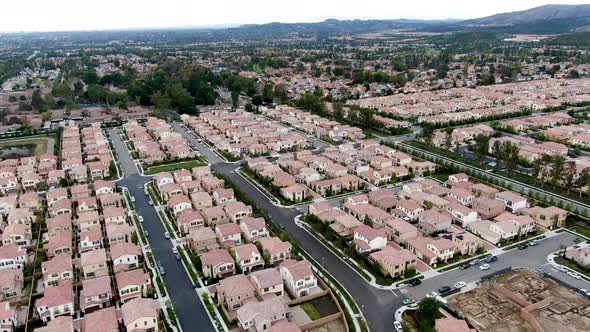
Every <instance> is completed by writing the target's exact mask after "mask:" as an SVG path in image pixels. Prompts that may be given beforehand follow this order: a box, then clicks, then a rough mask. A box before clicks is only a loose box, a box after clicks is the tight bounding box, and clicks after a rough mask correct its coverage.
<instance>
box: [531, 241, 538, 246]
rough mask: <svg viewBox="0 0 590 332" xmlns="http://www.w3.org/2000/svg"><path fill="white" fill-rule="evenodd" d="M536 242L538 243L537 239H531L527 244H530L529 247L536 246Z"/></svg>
mask: <svg viewBox="0 0 590 332" xmlns="http://www.w3.org/2000/svg"><path fill="white" fill-rule="evenodd" d="M537 244H539V240H531V241H529V246H531V247H533V246H536V245H537Z"/></svg>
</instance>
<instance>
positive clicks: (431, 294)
mask: <svg viewBox="0 0 590 332" xmlns="http://www.w3.org/2000/svg"><path fill="white" fill-rule="evenodd" d="M437 296H438V293H437V292H430V293H428V294H426V298H428V299H433V298H435V297H437Z"/></svg>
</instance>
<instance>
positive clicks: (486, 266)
mask: <svg viewBox="0 0 590 332" xmlns="http://www.w3.org/2000/svg"><path fill="white" fill-rule="evenodd" d="M489 268H490V264H483V265H481V266H480V267H479V269H480V270H482V271H485V270H488V269H489Z"/></svg>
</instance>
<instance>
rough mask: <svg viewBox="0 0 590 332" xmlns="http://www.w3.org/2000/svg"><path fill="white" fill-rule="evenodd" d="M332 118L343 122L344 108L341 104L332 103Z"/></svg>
mask: <svg viewBox="0 0 590 332" xmlns="http://www.w3.org/2000/svg"><path fill="white" fill-rule="evenodd" d="M333 114H334V118H335V119H336V120H337V121H339V122H342V121H343V120H344V107H343V105H342V103H334V112H333Z"/></svg>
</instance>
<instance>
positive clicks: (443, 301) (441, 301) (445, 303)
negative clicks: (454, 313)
mask: <svg viewBox="0 0 590 332" xmlns="http://www.w3.org/2000/svg"><path fill="white" fill-rule="evenodd" d="M435 299H436V300H437V301H438V302H440V303H441V304H442V305H445V306H446V305H448V304H449V303H448V302H447V300H445V298H444V297H442V296H440V295H437V296H436V297H435Z"/></svg>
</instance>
